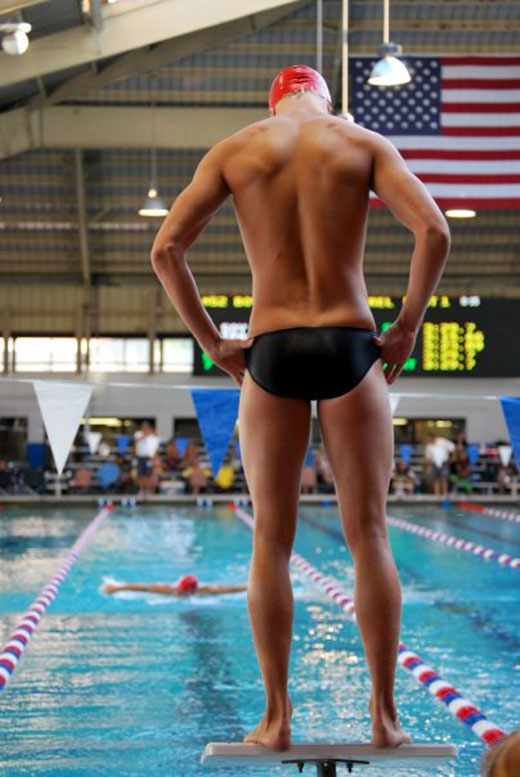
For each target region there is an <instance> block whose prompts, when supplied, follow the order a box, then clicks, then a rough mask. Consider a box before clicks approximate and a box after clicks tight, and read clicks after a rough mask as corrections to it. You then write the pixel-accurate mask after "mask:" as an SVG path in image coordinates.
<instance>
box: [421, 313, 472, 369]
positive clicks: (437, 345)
mask: <svg viewBox="0 0 520 777" xmlns="http://www.w3.org/2000/svg"><path fill="white" fill-rule="evenodd" d="M484 347H485V335H484V332H483V331H482V329H479V327H478V326H477V324H476V323H475V321H466V322H465V323H459V322H458V321H441V322H439V323H433V322H432V321H425V323H424V324H423V326H422V368H423V370H425V371H426V372H431V371H432V370H435V371H437V370H441V371H442V372H454V371H456V370H465V371H471V370H474V369H475V367H476V366H477V354H478V353H479V352H480V351H483V350H484Z"/></svg>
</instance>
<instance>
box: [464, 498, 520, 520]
mask: <svg viewBox="0 0 520 777" xmlns="http://www.w3.org/2000/svg"><path fill="white" fill-rule="evenodd" d="M457 507H460V508H461V510H470V511H471V512H473V513H481V514H483V515H490V516H491V517H492V518H500V520H501V521H510V522H511V523H520V513H514V512H512V510H499V509H498V507H484V505H477V504H474V502H457Z"/></svg>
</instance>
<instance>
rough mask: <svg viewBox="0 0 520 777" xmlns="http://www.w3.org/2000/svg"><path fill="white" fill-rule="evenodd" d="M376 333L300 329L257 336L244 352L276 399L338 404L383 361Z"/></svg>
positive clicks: (358, 329)
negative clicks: (321, 401) (334, 399)
mask: <svg viewBox="0 0 520 777" xmlns="http://www.w3.org/2000/svg"><path fill="white" fill-rule="evenodd" d="M374 335H377V332H375V331H374V330H372V329H363V328H361V327H357V326H318V327H315V326H298V327H292V328H290V329H277V330H275V331H273V332H262V333H261V334H259V335H256V337H255V338H254V342H253V345H251V346H250V347H249V348H246V349H245V350H244V354H245V360H246V365H247V369H248V371H249V374H250V375H251V377H252V378H253V380H254V381H255V382H256V383H258V385H259V386H261V387H262V388H263V389H265V390H266V391H270V392H271V394H277V395H278V396H280V397H297V398H299V399H308V400H311V399H332V398H333V397H339V396H340V395H341V394H346V393H347V392H348V391H351V390H352V389H353V388H354V387H355V386H357V384H358V383H359V382H360V381H361V380H362V378H363V377H364V376H365V375H366V373H367V372H368V370H369V369H370V367H371V366H372V365H373V363H374V362H375V361H376V360H377V359H379V358H380V356H381V346H379V345H376V343H374V342H373V341H372V337H373V336H374Z"/></svg>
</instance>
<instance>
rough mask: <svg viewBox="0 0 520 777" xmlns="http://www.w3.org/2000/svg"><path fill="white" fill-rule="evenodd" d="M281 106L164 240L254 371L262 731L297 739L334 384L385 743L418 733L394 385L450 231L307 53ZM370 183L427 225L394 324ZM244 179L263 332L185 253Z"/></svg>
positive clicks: (249, 375) (175, 282)
mask: <svg viewBox="0 0 520 777" xmlns="http://www.w3.org/2000/svg"><path fill="white" fill-rule="evenodd" d="M269 108H270V113H271V116H270V118H266V119H264V120H261V121H258V122H255V123H254V124H251V125H249V126H247V127H245V128H244V129H242V130H240V131H238V132H236V133H235V134H233V135H231V136H230V137H228V138H225V139H224V140H222V141H220V142H219V143H217V144H216V145H215V146H214V147H213V148H212V149H211V150H210V151H209V152H208V153H207V154H206V155H205V156H204V158H203V159H202V161H201V162H200V164H199V166H198V168H197V170H196V172H195V175H194V178H193V180H192V182H191V183H190V184H189V186H188V187H187V188H186V189H185V190H184V191H183V192H182V193H181V194H180V195H179V196H178V197H177V199H176V200H175V202H174V204H173V207H172V209H171V211H170V213H169V214H168V216H167V217H166V219H165V221H164V223H163V225H162V226H161V229H160V230H159V233H158V235H157V237H156V239H155V242H154V245H153V248H152V254H151V258H152V263H153V267H154V269H155V271H156V273H157V275H158V277H159V279H160V281H161V283H162V284H163V286H164V288H165V290H166V292H167V293H168V296H169V298H170V300H171V301H172V303H173V305H174V306H175V308H176V309H177V311H178V312H179V314H180V316H181V317H182V318H183V320H184V321H185V323H186V325H187V326H188V327H189V329H190V330H191V332H192V333H193V335H194V337H195V338H196V339H197V341H198V342H199V344H200V346H201V347H202V349H203V350H204V351H205V352H206V353H207V354H208V356H209V357H210V358H211V359H212V360H213V361H214V362H215V363H216V364H217V365H218V366H219V367H221V368H222V369H223V370H225V371H226V372H228V373H229V374H230V375H231V376H232V378H233V379H234V380H235V382H236V383H237V384H238V385H239V386H241V388H242V390H241V396H240V410H239V427H240V445H241V451H242V461H243V465H244V471H245V476H246V480H247V484H248V487H249V491H250V494H251V498H252V503H253V509H254V518H255V521H254V540H253V556H252V562H251V570H250V575H249V588H248V607H249V613H250V618H251V625H252V631H253V637H254V641H255V647H256V651H257V656H258V661H259V665H260V669H261V672H262V676H263V680H264V685H265V693H266V710H265V715H264V717H263V718H262V720H261V721H260V723H259V725H258V726H257V728H256V729H255V730H254V731H253V732H252V733H251V734H249V735H248V736H247V737H246V741H247V742H258V743H261V744H263V745H265V746H267V747H270V748H272V749H275V750H285V749H287V748H288V747H289V746H290V741H291V726H290V721H291V713H292V705H291V701H290V698H289V694H288V670H289V654H290V648H291V637H292V620H293V594H292V588H291V582H290V577H289V568H288V566H289V558H290V555H291V549H292V545H293V540H294V534H295V527H296V516H297V510H298V501H299V494H300V480H301V473H302V465H303V461H304V457H305V453H306V451H307V447H308V443H309V431H310V420H311V400H317V401H318V404H317V412H318V419H319V424H320V429H321V434H322V438H323V442H324V445H325V449H326V452H327V456H328V458H329V461H330V464H331V467H332V470H333V474H334V481H335V486H336V494H337V498H338V502H339V510H340V515H341V522H342V525H343V530H344V534H345V537H346V541H347V543H348V545H349V548H350V551H351V553H352V556H353V558H354V564H355V576H356V582H355V602H356V612H357V620H358V623H359V627H360V630H361V637H362V641H363V646H364V650H365V653H366V657H367V661H368V666H369V670H370V676H371V680H372V693H371V697H370V714H371V719H372V743H373V744H374V745H376V746H392V745H398V744H400V743H402V742H409V741H410V737H409V736H408V734H406V733H405V731H403V729H402V728H401V725H400V723H399V720H398V716H397V712H396V708H395V703H394V676H395V667H396V659H397V650H398V641H399V627H400V612H401V592H400V586H399V579H398V575H397V570H396V567H395V563H394V560H393V557H392V553H391V550H390V546H389V542H388V536H387V528H386V496H387V493H388V485H389V480H390V476H391V471H392V463H393V426H392V417H391V410H390V403H389V398H388V385H391V384H393V383H395V381H396V379H397V378H398V377H399V374H400V373H401V370H402V368H403V365H404V363H405V362H406V360H407V359H408V358H409V356H410V355H411V353H412V350H413V348H414V345H415V341H416V337H417V332H418V330H419V327H420V325H421V322H422V320H423V317H424V314H425V311H426V307H427V305H428V301H429V299H430V296H431V295H432V294H433V292H434V291H435V289H436V287H437V284H438V282H439V279H440V277H441V274H442V270H443V268H444V264H445V262H446V258H447V255H448V252H449V247H450V232H449V228H448V225H447V223H446V219H445V218H444V216H443V214H442V213H441V211H440V210H439V208H438V207H437V205H436V203H435V202H434V200H433V199H432V197H431V196H430V194H429V193H428V191H427V190H426V188H425V187H424V186H423V184H422V183H421V182H420V181H419V180H418V179H417V178H416V177H415V175H413V174H412V173H411V172H410V170H409V169H408V167H407V166H406V164H405V163H404V161H403V159H402V157H401V156H400V154H399V152H398V151H397V150H396V149H395V147H394V146H393V145H392V143H390V141H388V140H386V139H385V138H384V137H383V136H381V135H379V134H378V133H376V132H372V131H370V130H367V129H363V128H362V127H358V126H356V124H355V123H354V122H353V121H350V120H346V119H345V118H344V117H340V116H334V115H332V113H331V111H332V101H331V96H330V93H329V90H328V87H327V84H326V83H325V81H324V79H323V78H322V76H321V75H320V74H319V73H317V72H316V71H315V70H313V69H312V68H309V67H307V66H304V65H297V66H294V67H289V68H287V69H286V70H283V71H282V72H281V73H279V74H278V75H277V76H276V78H275V79H274V81H273V83H272V86H271V90H270V95H269ZM370 190H373V191H374V192H376V194H377V195H378V196H379V197H380V198H381V199H382V200H383V202H385V203H386V205H387V206H388V208H389V209H390V211H391V212H392V213H393V214H394V216H395V217H396V218H397V219H398V220H399V221H400V222H401V223H402V224H403V225H404V226H405V227H407V228H408V229H409V230H410V231H411V232H412V233H413V235H414V238H415V247H414V251H413V255H412V261H411V271H410V279H409V283H408V289H407V292H406V300H405V302H404V304H403V307H402V309H401V311H400V312H399V315H398V317H397V319H396V320H395V321H394V323H393V324H392V326H391V327H390V328H389V329H387V330H386V331H385V332H384V333H382V334H380V335H378V333H377V331H376V329H375V321H374V317H373V315H372V311H371V310H370V307H369V304H368V299H367V288H366V285H365V280H364V276H363V251H364V245H365V232H366V224H367V211H368V202H369V191H370ZM229 194H231V195H232V196H233V203H234V207H235V211H236V215H237V220H238V223H239V227H240V232H241V235H242V239H243V243H244V248H245V251H246V255H247V258H248V261H249V264H250V267H251V272H252V276H253V287H252V295H253V302H254V307H253V310H252V313H251V318H250V321H249V335H250V336H251V337H250V339H249V340H247V341H242V340H226V339H223V338H222V337H221V336H220V333H219V331H218V329H217V328H216V327H215V325H214V324H213V322H212V321H211V318H210V317H209V315H208V314H207V312H206V310H205V309H204V307H203V305H202V303H201V301H200V296H199V293H198V290H197V287H196V285H195V282H194V279H193V275H192V274H191V272H190V269H189V267H188V265H187V262H186V252H187V250H188V249H189V247H190V246H191V244H192V243H193V242H194V241H195V239H196V238H197V237H198V235H199V234H200V233H201V232H202V230H203V229H204V227H205V226H206V225H207V224H208V222H209V221H210V219H211V217H212V215H213V214H214V213H215V211H216V210H217V209H218V208H219V207H220V206H221V205H222V203H223V202H224V201H225V200H226V198H227V197H228V195H229ZM246 367H247V370H246V369H245V368H246Z"/></svg>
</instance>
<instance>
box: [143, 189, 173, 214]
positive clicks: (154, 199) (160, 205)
mask: <svg viewBox="0 0 520 777" xmlns="http://www.w3.org/2000/svg"><path fill="white" fill-rule="evenodd" d="M137 212H138V214H139V215H140V216H149V217H150V216H166V214H167V213H168V208H167V207H166V205H165V203H164V200H163V198H162V197H159V194H158V192H157V187H156V186H155V185H154V184H152V185H151V186H150V188H149V189H148V195H147V197H146V199H145V201H144V203H143V205H142V207H141V208H139V210H138V211H137Z"/></svg>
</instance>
